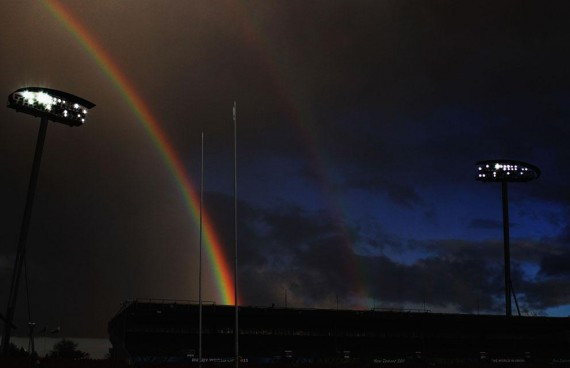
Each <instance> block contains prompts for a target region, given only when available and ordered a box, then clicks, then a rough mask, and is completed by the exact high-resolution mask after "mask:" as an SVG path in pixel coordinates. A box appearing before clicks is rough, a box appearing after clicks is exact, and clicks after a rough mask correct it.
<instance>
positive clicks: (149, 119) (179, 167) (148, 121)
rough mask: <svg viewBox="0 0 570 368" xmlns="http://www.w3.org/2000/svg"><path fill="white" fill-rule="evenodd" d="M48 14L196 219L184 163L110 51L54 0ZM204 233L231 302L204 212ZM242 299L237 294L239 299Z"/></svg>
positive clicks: (48, 1) (224, 296)
mask: <svg viewBox="0 0 570 368" xmlns="http://www.w3.org/2000/svg"><path fill="white" fill-rule="evenodd" d="M42 3H43V4H44V5H45V6H46V8H47V9H48V10H49V11H50V13H51V14H52V15H53V16H54V17H55V18H56V19H57V20H58V21H59V22H60V23H61V24H62V25H63V26H64V27H65V28H66V29H67V30H68V31H69V33H70V34H71V35H72V36H73V37H74V38H75V40H76V41H77V42H78V43H79V44H80V45H81V46H82V47H83V49H84V50H85V51H86V52H87V53H88V54H89V55H90V56H91V57H92V59H93V60H94V61H95V62H96V63H97V65H98V66H99V68H100V69H101V70H102V71H103V72H104V74H105V75H106V76H107V77H108V78H109V80H110V81H111V83H112V84H113V86H114V87H115V88H116V89H117V91H118V92H119V93H120V94H121V95H122V96H123V98H124V100H125V101H126V102H127V105H128V106H129V108H130V109H131V111H132V112H133V113H134V115H135V116H136V117H137V119H138V121H140V122H141V124H142V126H143V127H144V129H145V130H146V132H147V133H148V135H149V136H150V138H151V140H152V141H153V143H154V145H155V146H156V148H157V149H158V151H159V153H160V155H161V157H162V159H163V160H164V162H165V163H166V165H167V167H168V169H169V171H170V172H171V174H172V176H173V177H174V179H175V182H176V184H177V186H178V188H179V190H180V192H181V193H182V196H183V197H184V203H185V205H186V207H187V209H188V211H189V212H190V215H191V217H192V218H193V219H194V221H196V222H198V221H199V214H200V198H199V196H198V194H197V191H196V190H195V189H194V187H193V185H192V181H191V180H190V176H189V174H188V173H187V172H186V169H185V168H184V164H183V163H182V160H181V159H180V157H178V155H177V154H176V152H175V150H174V147H173V146H172V144H171V143H170V142H169V141H168V137H167V136H166V135H165V134H164V131H163V130H162V129H161V128H160V124H159V123H158V120H157V119H156V118H155V117H154V116H153V115H152V112H151V111H150V109H149V108H148V106H147V104H146V103H145V102H144V101H143V99H142V98H141V97H140V96H139V94H138V93H137V90H136V88H135V87H134V86H133V84H132V83H131V82H130V81H129V80H128V79H127V77H126V76H125V74H124V73H123V72H122V71H121V69H119V67H118V66H117V64H116V63H115V62H114V61H113V59H112V58H111V56H110V55H109V53H107V52H106V51H105V49H104V48H103V47H102V46H101V45H100V44H99V43H98V42H97V40H96V39H95V38H94V37H93V36H92V35H91V34H90V33H89V32H88V31H87V29H86V28H85V27H84V26H83V25H82V24H81V23H80V22H79V20H78V19H77V18H75V17H74V16H73V14H72V13H71V12H70V11H69V10H68V9H66V8H65V7H64V6H63V5H62V4H60V3H59V2H58V1H57V0H43V1H42ZM203 234H204V245H205V249H206V254H207V257H208V259H209V261H210V263H211V264H212V269H213V273H214V278H215V281H216V285H217V291H218V297H219V298H220V299H221V301H222V304H234V287H233V276H232V271H233V269H232V268H231V267H230V266H229V264H228V262H227V261H226V257H225V255H224V252H223V247H222V244H221V242H220V240H219V238H218V236H217V235H216V232H215V230H214V226H213V223H212V220H211V219H210V218H209V216H208V215H207V214H206V213H205V212H203ZM240 299H241V298H240V297H239V296H238V301H239V300H240Z"/></svg>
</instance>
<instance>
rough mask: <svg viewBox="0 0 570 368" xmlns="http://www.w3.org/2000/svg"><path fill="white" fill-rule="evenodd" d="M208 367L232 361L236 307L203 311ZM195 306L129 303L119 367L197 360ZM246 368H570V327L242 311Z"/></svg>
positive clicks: (115, 345)
mask: <svg viewBox="0 0 570 368" xmlns="http://www.w3.org/2000/svg"><path fill="white" fill-rule="evenodd" d="M202 310H203V312H202V323H203V324H202V326H203V327H202V356H203V360H204V362H210V363H224V362H231V361H233V356H234V330H233V326H234V325H235V320H234V318H235V311H234V307H233V306H226V305H215V304H213V303H208V304H206V303H204V304H203V308H202ZM198 321H199V306H198V304H197V303H193V302H188V301H176V300H140V299H139V300H135V301H128V302H125V303H124V304H123V306H122V308H121V309H120V311H119V312H118V313H117V314H116V315H115V316H114V317H113V318H112V319H111V321H110V322H109V325H108V332H109V337H110V340H111V343H112V349H111V354H112V357H113V358H119V359H127V360H129V361H131V362H133V363H135V364H139V365H140V364H144V363H150V364H157V363H160V364H163V363H168V362H172V363H179V364H180V363H191V362H197V359H198V333H199V328H198ZM239 351H240V359H241V361H242V362H244V364H245V365H247V364H250V365H252V366H253V365H263V364H278V365H281V364H296V365H303V364H314V365H319V364H325V365H332V364H335V363H339V364H344V365H345V366H378V365H382V366H386V365H390V366H393V365H395V366H397V365H398V364H401V365H400V366H407V365H414V366H416V365H420V366H421V365H436V366H438V365H449V364H452V365H453V364H455V365H463V366H481V365H484V366H487V365H496V364H499V365H501V366H503V367H505V366H511V365H515V366H541V365H558V366H569V365H570V318H562V317H526V316H525V317H520V316H519V317H506V316H499V315H473V314H441V313H430V312H427V311H412V310H408V311H404V310H398V311H388V310H377V309H375V310H336V309H301V308H277V307H245V306H243V307H239Z"/></svg>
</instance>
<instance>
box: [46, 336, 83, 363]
mask: <svg viewBox="0 0 570 368" xmlns="http://www.w3.org/2000/svg"><path fill="white" fill-rule="evenodd" d="M48 356H49V357H50V358H65V359H87V358H89V354H88V353H86V352H84V351H81V350H79V349H77V343H75V342H73V341H71V340H66V339H63V340H61V341H60V342H58V343H57V344H55V345H54V347H53V350H52V351H50V353H49V355H48Z"/></svg>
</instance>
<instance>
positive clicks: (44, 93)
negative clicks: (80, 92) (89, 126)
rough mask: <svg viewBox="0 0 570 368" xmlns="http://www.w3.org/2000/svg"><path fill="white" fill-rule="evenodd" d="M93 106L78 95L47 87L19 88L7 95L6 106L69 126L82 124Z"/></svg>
mask: <svg viewBox="0 0 570 368" xmlns="http://www.w3.org/2000/svg"><path fill="white" fill-rule="evenodd" d="M94 106H95V105H94V104H93V103H91V102H89V101H87V100H84V99H82V98H80V97H77V96H74V95H72V94H69V93H67V92H61V91H56V90H54V89H49V88H40V87H29V88H20V89H19V90H17V91H15V92H13V93H12V94H11V95H10V96H8V107H10V108H12V109H15V110H16V111H19V112H24V113H26V114H29V115H33V116H39V117H41V118H44V117H45V118H47V119H48V120H51V121H54V122H58V123H63V124H65V125H69V126H80V125H82V124H84V123H85V119H86V118H87V111H88V110H89V109H91V108H93V107H94Z"/></svg>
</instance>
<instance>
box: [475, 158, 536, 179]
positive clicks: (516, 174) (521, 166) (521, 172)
mask: <svg viewBox="0 0 570 368" xmlns="http://www.w3.org/2000/svg"><path fill="white" fill-rule="evenodd" d="M475 165H476V166H477V173H478V175H477V177H476V178H475V180H477V181H483V182H527V181H531V180H534V179H537V178H538V177H539V176H540V169H539V168H538V167H536V166H534V165H531V164H529V163H526V162H522V161H514V160H485V161H479V162H477V163H476V164H475Z"/></svg>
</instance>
